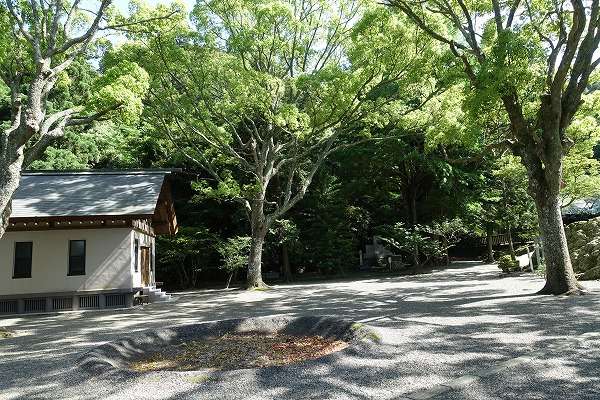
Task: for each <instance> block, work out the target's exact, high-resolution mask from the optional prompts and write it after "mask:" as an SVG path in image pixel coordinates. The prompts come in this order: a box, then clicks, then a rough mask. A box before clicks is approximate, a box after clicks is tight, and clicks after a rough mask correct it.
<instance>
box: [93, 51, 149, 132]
mask: <svg viewBox="0 0 600 400" xmlns="http://www.w3.org/2000/svg"><path fill="white" fill-rule="evenodd" d="M149 85H150V83H149V76H148V73H147V72H146V71H145V70H144V69H143V68H141V67H140V66H139V65H137V64H136V63H134V62H131V61H126V60H123V61H121V62H120V63H119V64H117V65H114V66H112V67H110V68H108V69H107V70H106V71H104V73H103V74H102V75H101V76H99V77H98V78H97V79H96V81H95V82H94V89H95V90H94V93H93V94H92V96H91V98H90V101H89V103H88V107H91V108H92V109H93V110H96V111H101V110H104V109H107V108H110V107H111V106H113V105H115V104H119V105H120V107H119V110H118V113H116V114H115V119H116V120H117V121H120V122H121V123H124V124H132V123H135V122H136V121H137V120H138V118H139V117H140V115H141V113H142V110H143V104H142V98H143V97H144V96H145V95H146V92H147V91H148V88H149Z"/></svg>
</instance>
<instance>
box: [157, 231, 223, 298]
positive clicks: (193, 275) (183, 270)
mask: <svg viewBox="0 0 600 400" xmlns="http://www.w3.org/2000/svg"><path fill="white" fill-rule="evenodd" d="M218 243H219V240H218V238H217V237H216V236H215V235H214V234H212V233H210V232H209V231H208V230H207V229H206V228H202V227H201V228H198V227H183V228H182V229H180V230H179V232H178V233H177V235H176V236H159V237H158V238H157V246H158V247H159V248H160V251H159V252H158V265H157V273H159V274H161V276H167V277H173V275H175V276H176V277H177V280H178V283H177V284H178V286H179V287H180V288H182V289H187V288H191V287H197V286H198V283H199V279H200V275H201V273H202V271H203V270H205V269H206V268H207V264H206V263H207V262H208V258H207V257H206V254H207V250H209V249H214V248H215V247H217V248H218ZM168 284H170V285H171V286H174V285H173V283H172V282H168Z"/></svg>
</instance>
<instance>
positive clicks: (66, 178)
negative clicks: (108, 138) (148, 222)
mask: <svg viewBox="0 0 600 400" xmlns="http://www.w3.org/2000/svg"><path fill="white" fill-rule="evenodd" d="M169 172H170V171H166V170H160V171H101V172H97V171H77V172H26V173H23V174H22V176H21V183H20V185H19V189H17V192H16V193H15V195H14V196H13V209H12V214H11V218H40V217H65V216H69V217H72V216H77V217H79V216H96V215H98V216H99V215H102V216H120V215H122V216H126V215H152V214H154V209H155V207H156V204H157V201H158V196H159V194H160V191H161V188H162V186H163V182H164V179H165V175H167V174H169Z"/></svg>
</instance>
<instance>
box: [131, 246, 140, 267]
mask: <svg viewBox="0 0 600 400" xmlns="http://www.w3.org/2000/svg"><path fill="white" fill-rule="evenodd" d="M133 268H134V269H135V272H138V270H139V269H140V239H135V240H134V245H133Z"/></svg>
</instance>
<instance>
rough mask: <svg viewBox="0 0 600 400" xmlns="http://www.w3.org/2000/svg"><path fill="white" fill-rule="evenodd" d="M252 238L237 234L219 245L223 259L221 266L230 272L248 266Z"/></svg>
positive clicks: (218, 249) (218, 248)
mask: <svg viewBox="0 0 600 400" xmlns="http://www.w3.org/2000/svg"><path fill="white" fill-rule="evenodd" d="M250 244H251V239H250V238H249V237H248V236H236V237H233V238H229V239H227V240H226V241H225V242H222V243H220V244H219V245H218V246H217V251H218V252H219V254H220V255H221V257H222V259H223V264H222V266H221V268H222V269H223V270H225V271H227V272H229V273H232V272H234V271H236V270H239V269H244V268H247V267H248V257H249V255H250Z"/></svg>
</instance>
